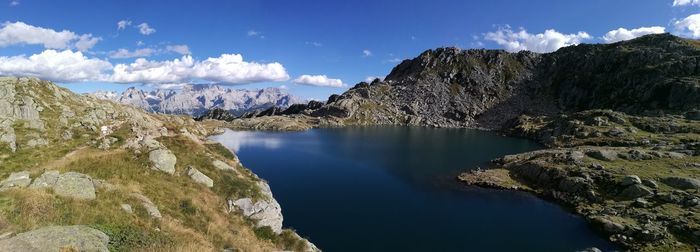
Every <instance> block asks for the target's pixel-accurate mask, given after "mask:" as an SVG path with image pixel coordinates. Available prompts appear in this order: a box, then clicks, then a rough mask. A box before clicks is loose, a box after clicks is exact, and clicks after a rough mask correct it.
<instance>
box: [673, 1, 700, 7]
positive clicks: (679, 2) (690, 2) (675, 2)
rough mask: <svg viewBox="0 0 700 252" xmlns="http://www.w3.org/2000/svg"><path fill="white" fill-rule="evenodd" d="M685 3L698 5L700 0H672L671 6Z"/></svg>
mask: <svg viewBox="0 0 700 252" xmlns="http://www.w3.org/2000/svg"><path fill="white" fill-rule="evenodd" d="M686 5H698V6H700V0H673V6H686Z"/></svg>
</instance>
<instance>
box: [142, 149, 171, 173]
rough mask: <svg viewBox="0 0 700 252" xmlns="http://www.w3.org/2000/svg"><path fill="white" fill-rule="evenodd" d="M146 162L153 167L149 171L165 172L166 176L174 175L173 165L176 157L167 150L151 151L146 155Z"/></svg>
mask: <svg viewBox="0 0 700 252" xmlns="http://www.w3.org/2000/svg"><path fill="white" fill-rule="evenodd" d="M148 160H150V161H151V164H152V165H153V166H152V167H151V169H154V170H158V171H162V172H165V173H167V174H170V175H173V174H175V163H176V162H177V157H175V155H174V154H173V153H172V152H171V151H170V150H167V149H157V150H153V151H151V152H150V153H149V154H148Z"/></svg>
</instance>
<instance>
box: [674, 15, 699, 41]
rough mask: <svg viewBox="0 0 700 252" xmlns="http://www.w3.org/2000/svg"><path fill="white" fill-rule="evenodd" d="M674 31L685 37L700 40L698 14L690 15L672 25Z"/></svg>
mask: <svg viewBox="0 0 700 252" xmlns="http://www.w3.org/2000/svg"><path fill="white" fill-rule="evenodd" d="M673 26H674V27H675V28H676V31H678V32H680V33H683V34H684V35H686V36H691V37H693V38H700V13H698V14H693V15H690V16H688V17H686V18H684V19H681V20H678V21H676V22H674V23H673Z"/></svg>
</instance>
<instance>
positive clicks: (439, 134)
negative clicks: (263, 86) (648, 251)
mask: <svg viewBox="0 0 700 252" xmlns="http://www.w3.org/2000/svg"><path fill="white" fill-rule="evenodd" d="M214 139H215V140H218V141H220V142H222V143H223V144H224V145H225V146H227V147H229V148H231V149H233V150H234V151H236V153H237V154H238V156H239V157H240V159H241V162H243V164H244V165H245V166H246V167H248V168H250V169H251V170H253V172H255V173H256V174H258V175H259V176H260V177H262V178H264V179H265V180H267V181H268V182H269V183H270V186H271V188H272V191H273V193H274V196H275V198H276V199H277V200H278V201H279V202H280V204H281V205H282V209H283V213H284V217H285V220H284V225H285V227H290V228H293V229H296V230H297V231H298V233H299V234H301V235H302V236H305V237H308V238H309V239H310V240H311V241H312V242H314V243H315V244H316V245H317V246H319V248H321V249H323V250H325V251H331V252H332V251H516V250H517V251H575V250H580V249H584V248H587V247H592V246H595V247H598V248H601V249H603V250H609V249H614V247H613V245H612V244H610V243H609V242H607V241H606V240H604V239H602V238H600V237H599V236H597V235H595V234H594V233H593V232H592V231H591V230H590V229H589V227H588V226H587V224H586V223H585V221H584V220H583V219H581V218H579V217H576V216H574V215H572V214H569V213H567V212H566V211H565V210H564V209H562V208H560V207H559V206H557V205H555V204H552V203H548V202H545V201H543V200H541V199H539V198H537V197H534V196H532V195H529V194H526V193H521V192H509V191H498V190H490V189H481V188H474V187H467V186H464V185H461V184H459V183H458V182H457V181H456V179H455V177H456V176H457V175H458V174H459V173H460V172H461V171H464V170H467V169H474V168H476V167H478V166H482V167H484V166H486V162H488V161H489V160H491V159H493V158H497V157H499V156H502V155H506V154H513V153H518V152H524V151H529V150H535V149H538V148H541V147H540V146H539V145H538V144H536V143H533V142H531V141H527V140H524V139H517V138H510V137H503V136H499V135H495V134H493V133H489V132H483V131H476V130H466V129H431V128H404V127H376V128H342V129H314V130H310V131H306V132H293V133H275V132H234V131H227V132H226V133H225V134H223V135H220V136H216V137H214Z"/></svg>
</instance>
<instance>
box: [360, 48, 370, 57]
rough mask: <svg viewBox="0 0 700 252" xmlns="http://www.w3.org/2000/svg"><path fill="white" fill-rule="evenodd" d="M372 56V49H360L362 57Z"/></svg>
mask: <svg viewBox="0 0 700 252" xmlns="http://www.w3.org/2000/svg"><path fill="white" fill-rule="evenodd" d="M369 56H372V51H370V50H367V49H364V50H362V57H369Z"/></svg>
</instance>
